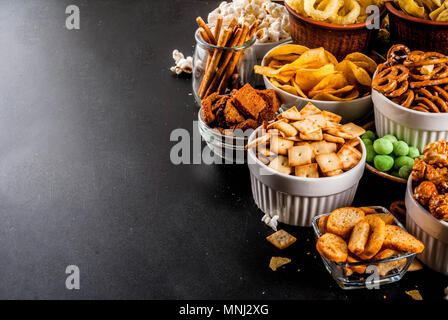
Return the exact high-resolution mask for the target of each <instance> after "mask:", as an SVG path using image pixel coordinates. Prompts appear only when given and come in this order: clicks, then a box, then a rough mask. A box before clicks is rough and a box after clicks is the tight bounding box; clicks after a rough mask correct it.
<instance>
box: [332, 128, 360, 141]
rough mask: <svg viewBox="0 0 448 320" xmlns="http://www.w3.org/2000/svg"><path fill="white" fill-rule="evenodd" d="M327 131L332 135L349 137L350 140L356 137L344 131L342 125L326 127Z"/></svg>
mask: <svg viewBox="0 0 448 320" xmlns="http://www.w3.org/2000/svg"><path fill="white" fill-rule="evenodd" d="M325 132H326V133H327V134H331V135H332V136H336V137H340V138H343V139H348V140H350V139H353V138H356V137H355V136H353V135H352V134H349V133H347V132H345V131H342V129H341V127H336V128H331V127H326V128H325Z"/></svg>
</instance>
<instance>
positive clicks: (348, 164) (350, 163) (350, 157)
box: [337, 144, 362, 171]
mask: <svg viewBox="0 0 448 320" xmlns="http://www.w3.org/2000/svg"><path fill="white" fill-rule="evenodd" d="M337 155H338V157H339V159H341V162H342V169H344V170H345V171H347V170H350V169H351V168H353V167H354V166H356V165H357V164H358V162H359V160H361V158H362V154H361V153H360V152H359V151H358V150H356V149H355V148H353V147H351V146H349V145H346V144H345V145H343V146H342V148H341V149H340V150H339V151H338V153H337Z"/></svg>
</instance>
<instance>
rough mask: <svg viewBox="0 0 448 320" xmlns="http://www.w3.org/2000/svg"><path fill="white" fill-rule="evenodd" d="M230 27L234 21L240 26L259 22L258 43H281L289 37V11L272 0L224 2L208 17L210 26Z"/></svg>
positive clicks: (257, 30)
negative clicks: (220, 24)
mask: <svg viewBox="0 0 448 320" xmlns="http://www.w3.org/2000/svg"><path fill="white" fill-rule="evenodd" d="M220 19H222V24H223V25H228V24H230V23H231V22H232V20H233V19H237V21H238V22H239V23H240V24H242V25H243V24H245V23H247V24H249V25H250V24H252V23H254V22H258V25H257V28H256V37H257V42H259V43H268V42H279V41H282V40H286V39H288V38H289V37H290V35H289V19H288V11H287V10H286V8H285V6H283V5H281V4H279V3H275V2H272V1H271V0H233V1H229V2H226V1H223V2H221V4H220V5H219V7H218V8H216V9H215V10H213V11H212V12H210V13H209V15H208V23H209V24H215V25H216V24H219V23H220Z"/></svg>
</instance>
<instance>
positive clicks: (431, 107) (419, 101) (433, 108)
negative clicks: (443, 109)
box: [414, 97, 440, 113]
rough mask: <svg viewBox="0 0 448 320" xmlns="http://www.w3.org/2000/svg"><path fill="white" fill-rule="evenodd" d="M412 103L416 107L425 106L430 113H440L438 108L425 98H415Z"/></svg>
mask: <svg viewBox="0 0 448 320" xmlns="http://www.w3.org/2000/svg"><path fill="white" fill-rule="evenodd" d="M414 101H415V102H416V103H417V105H418V106H421V105H423V106H426V107H427V108H428V110H429V111H431V112H435V113H440V110H439V108H438V107H437V106H436V105H435V104H434V103H433V102H432V101H431V100H429V99H428V98H426V97H418V98H415V100H414Z"/></svg>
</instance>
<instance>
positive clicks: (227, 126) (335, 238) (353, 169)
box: [172, 0, 448, 288]
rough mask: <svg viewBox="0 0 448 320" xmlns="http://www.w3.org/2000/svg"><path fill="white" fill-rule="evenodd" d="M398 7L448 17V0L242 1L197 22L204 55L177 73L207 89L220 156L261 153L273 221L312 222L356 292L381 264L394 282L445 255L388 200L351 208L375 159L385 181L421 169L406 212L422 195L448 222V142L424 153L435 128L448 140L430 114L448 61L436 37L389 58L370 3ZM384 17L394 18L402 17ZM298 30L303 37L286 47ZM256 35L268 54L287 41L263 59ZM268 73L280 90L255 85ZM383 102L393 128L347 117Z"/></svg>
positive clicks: (260, 197) (256, 173) (380, 116)
mask: <svg viewBox="0 0 448 320" xmlns="http://www.w3.org/2000/svg"><path fill="white" fill-rule="evenodd" d="M386 2H393V4H392V3H388V4H386V8H385V10H384V11H389V14H391V13H392V12H395V15H397V14H398V15H399V16H400V17H401V18H403V15H402V14H401V13H397V12H396V10H395V9H394V8H399V9H401V10H402V11H403V12H404V13H405V14H407V15H410V16H414V17H418V18H423V19H427V20H432V21H436V22H437V23H435V22H430V21H427V23H428V24H432V25H441V24H440V23H439V22H441V21H448V0H390V1H387V0H286V1H285V3H286V5H287V6H286V7H285V6H284V5H282V4H278V3H274V2H272V1H270V0H233V1H228V2H222V3H221V4H220V5H219V6H218V7H217V8H216V9H215V10H213V11H212V12H210V14H209V15H208V24H206V23H205V21H204V20H203V19H202V18H200V17H198V18H197V20H196V21H197V24H198V26H199V29H198V31H197V32H196V41H197V44H198V46H199V45H200V46H201V50H202V51H200V54H198V55H197V54H196V52H195V56H194V59H193V61H194V64H195V65H194V66H193V70H191V59H190V60H187V59H185V58H184V57H183V56H182V57H181V55H180V54H178V53H177V52H175V53H176V56H174V55H173V57H174V59H175V60H176V58H178V60H179V63H178V61H177V60H176V64H177V66H176V67H175V68H174V67H173V69H172V70H173V72H176V73H181V72H182V71H183V72H190V71H192V73H193V77H194V78H193V90H194V93H195V98H196V99H197V101H198V102H199V101H200V103H201V107H202V108H201V113H200V116H199V120H200V121H199V122H200V130H202V131H204V132H205V131H207V130H208V131H207V135H204V134H203V133H202V131H201V135H202V137H203V138H204V140H205V141H206V142H207V144H208V145H209V146H210V145H213V143H215V144H216V148H212V150H213V151H214V152H215V154H218V155H219V152H220V150H221V151H222V150H225V149H226V148H228V147H229V143H227V141H221V140H220V139H221V138H222V137H224V138H225V139H229V138H230V139H240V138H244V144H242V145H245V148H242V149H243V150H242V151H243V152H245V158H244V159H245V161H246V160H249V159H250V160H251V161H247V163H248V165H249V171H250V177H251V186H252V194H253V197H254V201H255V203H256V205H257V206H258V208H260V210H261V211H263V212H264V213H265V216H264V217H263V219H262V220H263V221H264V222H265V223H267V224H269V225H270V226H271V227H272V228H273V229H275V230H277V220H278V222H279V223H286V224H290V225H299V226H309V225H310V224H312V225H313V227H314V230H315V232H316V236H317V238H318V239H317V243H316V249H317V251H318V252H319V254H320V255H321V256H322V260H323V262H324V264H325V266H326V268H327V269H328V270H329V271H330V273H332V275H333V277H334V278H335V280H336V281H337V282H338V284H339V285H340V286H341V287H342V288H353V287H366V283H365V278H366V276H367V275H368V274H369V273H370V271H369V270H368V266H370V265H375V266H376V267H377V268H378V272H379V274H380V276H381V280H380V283H390V282H394V281H397V280H399V279H401V277H402V276H403V275H404V273H405V272H406V271H407V270H408V268H409V266H410V265H411V263H412V262H413V259H414V257H415V256H416V255H417V254H420V256H421V257H422V258H423V256H425V257H426V256H427V255H428V254H430V255H432V254H433V253H432V250H433V247H434V246H432V245H429V244H428V245H427V247H428V248H430V251H431V252H430V253H427V252H426V251H428V250H425V251H424V249H425V245H426V244H427V243H428V242H426V240H425V238H424V237H423V236H422V235H421V234H420V233H418V232H416V231H415V230H416V229H414V228H412V229H411V228H409V227H408V230H410V232H412V234H414V235H415V236H413V235H411V234H410V233H408V232H407V231H406V230H405V229H404V227H403V226H402V225H401V224H400V222H399V221H398V220H397V219H396V218H395V217H394V216H393V215H392V214H390V212H389V211H387V210H386V209H384V208H382V207H361V208H356V207H350V206H351V203H352V201H353V199H354V197H355V193H356V189H357V187H358V183H359V181H360V179H361V176H362V172H363V170H364V163H365V162H368V163H370V164H371V165H372V166H373V167H374V168H375V169H376V170H375V169H372V167H371V166H370V165H368V169H369V170H370V171H374V172H375V173H376V174H378V175H380V176H383V177H387V175H385V174H383V173H387V174H391V175H393V176H396V177H399V178H402V179H396V178H393V177H388V178H389V179H391V180H395V181H398V180H399V181H403V179H408V177H409V175H410V174H411V173H412V179H410V178H409V179H408V189H407V194H406V209H407V207H408V202H409V199H411V200H412V201H413V202H414V203H415V205H416V206H418V205H417V202H416V201H418V202H419V203H420V204H421V205H422V206H423V207H424V208H426V209H427V210H428V211H429V212H430V213H431V215H432V216H434V217H435V218H437V219H439V220H441V222H439V221H437V220H434V219H432V218H431V217H430V216H429V215H428V214H425V216H426V217H427V218H429V219H431V220H434V222H435V223H438V224H443V225H446V224H445V222H448V143H447V142H446V141H444V140H440V141H437V142H431V143H429V144H428V145H427V146H426V147H424V148H423V146H425V145H426V144H427V143H428V139H432V138H429V137H433V136H437V139H441V138H443V137H444V131H443V130H444V126H445V124H444V115H436V116H433V115H432V114H430V113H448V57H447V56H446V55H444V54H442V53H440V52H433V51H431V49H430V48H429V46H428V45H419V46H415V45H412V42H410V41H408V40H406V39H404V38H405V37H404V36H403V37H402V38H403V39H402V40H401V41H399V42H398V43H400V42H403V43H407V44H409V46H410V47H412V48H413V49H418V50H414V51H412V50H411V49H409V48H408V47H407V46H406V45H403V44H395V45H392V46H391V48H390V49H389V51H388V52H387V59H386V61H385V62H383V63H381V64H379V65H378V64H377V63H376V62H375V60H376V61H380V60H381V57H380V56H379V55H378V54H376V53H375V52H370V53H369V50H370V48H372V46H371V44H372V42H371V38H372V37H376V36H377V35H376V33H377V32H375V31H373V32H370V31H366V30H365V29H366V28H367V27H366V23H368V22H369V20H368V17H369V16H368V15H369V12H367V8H368V7H369V6H371V5H376V6H378V7H380V8H382V7H383V5H384V4H385V3H386ZM391 8H392V9H394V10H392V9H391ZM384 11H383V12H384ZM394 17H395V16H390V19H391V25H390V28H389V29H390V30H391V31H390V32H391V38H392V39H394V41H396V39H397V37H396V33H397V32H395V31H396V30H395V29H396V28H397V26H396V25H395V24H396V21H395V20H393V19H392V18H394ZM381 19H382V23H381V25H382V26H383V28H385V26H386V27H387V26H388V25H389V23H388V22H389V20H388V19H389V18H388V17H383V16H382V17H381ZM406 19H410V20H416V19H414V18H410V17H407V18H406ZM313 20H314V21H313ZM392 20H393V21H392ZM392 22H394V24H392ZM420 23H422V22H420ZM394 28H395V29H394ZM369 30H370V29H369ZM406 32H407V31H406ZM422 32H428V33H430V34H431V36H432V35H433V33H432V32H433V31H422ZM408 33H409V32H408ZM397 34H398V33H397ZM419 34H420V33H419ZM290 37H292V41H294V42H295V43H289V42H286V40H287V39H288V38H290ZM317 38H318V40H316V39H317ZM388 40H390V39H388ZM398 40H400V38H398ZM313 41H314V42H313ZM316 41H317V42H316ZM319 41H320V42H319ZM255 42H257V43H258V45H257V54H256V56H257V57H258V58H260V56H261V54H260V53H259V51H260V50H259V49H260V48H262V49H263V50H261V51H263V54H264V52H266V51H265V50H269V48H271V47H273V46H275V45H277V42H284V44H281V45H278V46H276V47H274V48H273V49H271V50H270V51H269V52H268V53H267V54H265V55H264V58H263V62H262V65H256V62H255V61H256V58H255V54H252V56H253V57H252V58H251V59H245V57H246V54H247V53H248V52H251V50H250V49H253V48H252V45H253V44H254V43H255ZM395 43H397V42H395ZM422 43H424V42H422ZM269 44H271V46H269ZM301 44H305V45H308V47H307V46H304V45H301ZM414 47H416V48H414ZM425 47H426V48H425ZM435 50H436V51H442V49H435ZM254 51H255V50H254ZM361 52H366V53H368V54H364V53H361ZM336 57H337V58H336ZM371 57H375V60H373V59H372V58H371ZM244 61H246V62H244ZM247 61H249V62H247ZM187 62H188V64H187ZM243 62H244V63H243ZM243 64H244V67H242V66H243ZM248 66H249V67H248ZM254 73H255V74H258V75H262V76H263V81H264V83H265V86H266V87H268V88H270V89H265V90H263V89H262V88H259V87H255V86H254V87H253V86H252V85H253V84H254V83H255V82H254ZM249 79H251V80H249ZM195 81H196V84H195ZM371 94H372V95H371ZM370 95H371V96H370ZM372 102H373V105H374V110H375V121H376V128H375V130H376V131H377V132H378V135H379V137H378V136H377V135H376V133H375V132H374V131H373V130H374V129H372V130H368V131H366V130H365V129H363V128H362V127H360V126H358V125H356V124H354V123H352V122H350V123H346V124H341V121H342V116H341V115H343V116H344V119H345V121H355V120H357V119H360V118H361V115H360V114H357V113H360V111H359V110H360V109H362V108H368V110H370V109H371V107H372ZM282 103H283V104H284V105H283V106H284V109H281V106H282ZM313 103H314V104H313ZM305 104H306V105H305ZM315 104H316V105H318V106H319V108H320V109H319V108H317V107H316V106H315ZM396 104H398V105H401V106H402V107H405V108H408V109H409V110H406V109H403V108H400V107H397V106H396ZM292 105H294V107H292V108H289V107H290V106H292ZM304 105H305V106H304ZM295 106H297V107H295ZM302 106H304V107H303V108H302V109H300V108H301V107H302ZM351 106H354V107H353V108H355V109H358V110H353V109H351V108H352V107H351ZM286 107H288V108H289V109H287V110H286V111H285V109H286ZM339 108H345V109H343V110H341V109H339ZM397 110H398V111H397ZM330 111H332V112H330ZM380 111H381V112H380ZM414 111H419V112H414ZM421 112H425V113H428V114H422V113H421ZM362 114H363V115H365V114H366V112H364V111H363V113H362ZM385 114H387V115H388V117H392V116H393V117H396V118H398V120H397V119H395V118H394V119H395V120H397V121H395V120H394V121H395V122H394V121H393V120H390V119H389V118H387V117H386V116H385ZM403 114H404V115H407V116H404V115H403ZM409 114H411V115H412V117H411V116H409ZM350 116H353V117H352V118H349V117H350ZM427 118H430V119H429V120H428V119H427ZM384 119H386V120H384ZM428 123H430V124H429V125H428ZM238 129H241V130H242V131H245V130H246V129H256V130H255V131H253V133H252V134H251V136H250V137H247V136H244V135H243V137H238V131H237V130H238ZM447 131H448V130H447ZM210 132H212V133H211V134H210ZM218 132H219V133H218ZM387 133H389V134H387ZM229 136H231V137H229ZM217 142H219V143H217ZM230 147H232V146H230ZM247 150H249V151H247ZM422 150H423V154H421V151H422ZM221 156H222V155H221ZM226 159H227V158H226ZM257 159H258V160H259V161H258V160H257ZM359 164H361V165H359ZM267 168H270V169H271V170H269V169H267ZM266 169H267V170H266ZM378 171H381V172H378ZM296 177H297V178H299V179H297V178H296ZM326 177H332V178H331V179H330V178H328V179H324V178H326ZM317 178H319V179H317ZM410 183H412V189H410ZM410 190H412V191H411V192H409V191H410ZM408 194H409V195H410V196H409V195H408ZM414 199H415V200H416V201H414ZM340 207H341V208H340ZM335 208H339V209H336V210H334V209H335ZM392 208H393V209H394V212H395V211H396V212H400V217H401V218H403V217H404V216H407V217H408V218H409V215H408V214H407V213H406V211H405V210H404V209H403V203H402V202H400V205H398V203H394V205H393V206H392ZM395 209H396V210H395ZM420 210H422V211H425V213H426V210H423V208H421V207H420ZM323 212H331V213H330V214H322V213H323ZM271 217H272V219H271ZM408 220H410V219H407V222H406V223H408ZM271 222H272V223H271ZM418 238H419V239H422V241H424V243H423V242H422V241H420V240H419V239H418ZM266 239H267V241H269V242H270V243H272V244H273V245H274V246H275V247H277V248H278V249H280V250H283V249H285V248H287V247H289V246H291V245H292V244H293V243H295V242H296V241H297V239H296V238H295V237H294V236H292V235H290V234H289V233H287V232H286V231H284V230H282V229H280V230H279V231H277V232H275V233H273V234H271V235H270V236H268V237H267V238H266ZM425 259H426V258H425ZM422 261H423V260H422ZM425 261H426V262H425V264H428V266H430V267H431V264H430V263H427V262H428V259H426V260H425ZM290 262H291V260H290V259H289V258H286V257H272V258H271V261H270V265H269V266H270V268H271V269H272V270H273V271H275V270H277V269H278V268H279V267H281V266H283V265H285V264H288V263H290ZM445 265H446V263H445ZM434 269H435V270H439V269H440V268H439V269H437V268H434ZM442 269H443V268H442ZM445 269H446V268H445ZM440 272H444V271H443V270H442V271H440ZM445 272H446V270H445Z"/></svg>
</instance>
